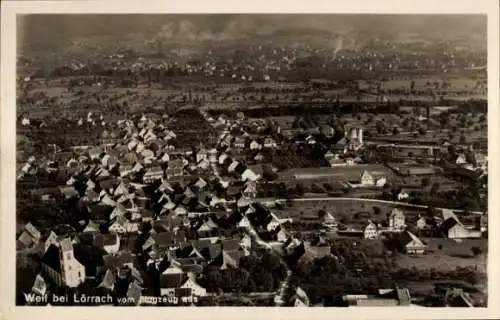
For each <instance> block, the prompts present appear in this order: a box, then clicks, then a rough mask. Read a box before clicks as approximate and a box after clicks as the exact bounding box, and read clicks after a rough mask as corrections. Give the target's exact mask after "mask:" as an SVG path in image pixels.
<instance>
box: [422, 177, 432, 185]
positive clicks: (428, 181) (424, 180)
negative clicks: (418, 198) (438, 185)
mask: <svg viewBox="0 0 500 320" xmlns="http://www.w3.org/2000/svg"><path fill="white" fill-rule="evenodd" d="M430 182H431V180H430V179H429V178H427V177H425V178H422V182H421V185H422V187H423V188H426V187H428V186H429V184H430Z"/></svg>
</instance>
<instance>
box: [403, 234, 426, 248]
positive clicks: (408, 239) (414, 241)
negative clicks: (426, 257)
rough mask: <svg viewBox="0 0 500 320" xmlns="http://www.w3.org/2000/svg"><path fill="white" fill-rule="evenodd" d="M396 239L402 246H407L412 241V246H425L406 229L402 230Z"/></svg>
mask: <svg viewBox="0 0 500 320" xmlns="http://www.w3.org/2000/svg"><path fill="white" fill-rule="evenodd" d="M398 240H399V243H400V244H401V245H402V246H403V247H405V246H407V245H408V244H409V243H412V246H419V247H422V248H424V247H425V245H424V244H423V242H422V241H421V240H420V239H419V238H417V237H416V236H415V235H414V234H413V233H411V232H410V231H408V230H406V231H403V232H402V233H401V234H400V235H399V237H398Z"/></svg>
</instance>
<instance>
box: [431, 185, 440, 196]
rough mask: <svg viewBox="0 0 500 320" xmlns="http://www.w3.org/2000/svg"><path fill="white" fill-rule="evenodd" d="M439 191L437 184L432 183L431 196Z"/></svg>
mask: <svg viewBox="0 0 500 320" xmlns="http://www.w3.org/2000/svg"><path fill="white" fill-rule="evenodd" d="M438 191H439V182H434V183H433V184H432V187H431V194H436V193H437V192H438Z"/></svg>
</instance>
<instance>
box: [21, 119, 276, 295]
mask: <svg viewBox="0 0 500 320" xmlns="http://www.w3.org/2000/svg"><path fill="white" fill-rule="evenodd" d="M117 125H118V128H120V129H121V131H120V132H121V133H122V136H121V139H120V140H119V141H117V140H116V139H115V141H114V143H110V142H109V141H106V142H107V143H106V144H104V145H103V146H101V147H96V148H75V150H74V152H73V157H71V158H70V159H69V160H67V161H66V163H64V164H62V165H61V164H60V163H56V162H55V161H53V162H51V163H50V164H51V165H50V166H48V167H49V168H53V171H55V172H57V171H58V170H60V171H65V172H66V173H67V175H68V176H70V177H69V178H68V179H67V181H66V183H65V184H64V185H60V186H59V187H58V188H54V189H55V190H47V189H45V190H44V191H43V192H47V193H50V192H55V193H56V194H55V195H54V196H58V197H60V198H62V199H64V200H70V199H73V200H76V201H77V202H78V204H79V205H80V206H81V207H82V208H84V209H83V210H84V211H86V212H87V213H88V215H89V219H88V220H81V221H79V225H78V226H77V229H78V230H77V233H76V235H72V236H71V237H68V236H65V237H64V238H63V239H61V237H62V236H61V235H56V234H55V233H54V232H53V231H51V232H50V235H49V236H46V235H45V236H42V235H41V234H40V232H39V231H38V230H37V229H36V228H35V227H34V226H33V225H32V224H31V223H29V224H27V225H26V226H25V227H24V230H23V232H22V233H21V235H20V236H19V238H18V247H19V248H20V249H33V248H35V247H37V248H40V252H41V253H40V257H41V262H42V270H43V271H44V272H43V275H42V274H39V275H38V276H37V278H36V281H35V285H34V288H33V291H34V292H42V291H43V290H42V289H43V288H44V287H46V281H45V278H47V277H48V278H50V279H51V280H52V282H53V283H54V284H55V285H56V286H67V287H73V288H74V287H78V286H80V285H81V284H82V283H84V282H86V281H89V280H92V281H93V282H94V283H95V284H96V285H97V287H98V288H105V289H106V290H109V291H113V290H114V289H115V284H116V283H117V281H122V280H124V279H128V280H129V290H128V291H130V292H128V291H127V292H126V293H125V294H127V295H128V294H130V295H132V296H137V292H141V291H143V290H142V289H140V288H143V286H144V272H146V270H147V271H150V270H151V269H153V270H156V272H157V273H159V278H158V281H156V282H155V283H157V285H158V288H157V289H158V290H157V291H158V295H170V294H174V295H176V296H179V295H181V296H182V295H194V296H200V297H201V296H206V295H207V292H206V290H205V289H204V288H202V287H201V286H200V285H199V284H198V283H197V279H199V278H200V277H201V275H202V273H203V270H204V269H205V268H215V269H217V270H224V269H227V268H238V266H239V260H240V259H241V258H242V257H244V256H247V255H249V254H250V252H249V250H250V248H251V240H250V238H249V237H248V235H246V234H245V233H243V232H241V227H242V226H243V227H245V226H246V224H245V221H244V219H243V217H244V215H243V214H242V213H245V212H246V213H249V212H251V211H252V210H251V206H250V203H251V199H252V198H254V197H255V195H256V191H255V182H256V181H257V180H258V179H259V178H260V176H259V175H258V174H256V173H254V172H253V171H252V170H251V169H250V168H248V167H247V166H246V165H245V164H244V163H241V162H238V161H236V160H234V159H232V158H231V157H230V156H229V155H228V154H227V153H225V152H219V153H216V152H213V151H212V150H205V149H203V148H199V149H198V150H196V151H194V152H182V153H179V152H176V150H175V148H174V147H173V144H171V143H170V142H172V140H175V133H173V132H172V131H171V130H169V129H167V128H166V127H165V126H164V125H162V124H156V123H154V122H153V121H152V120H150V119H147V118H146V117H143V118H141V119H140V120H139V121H138V122H137V123H134V122H132V121H119V122H118V124H117ZM108 135H109V134H108V133H106V132H105V133H104V138H108ZM119 138H120V136H118V139H119ZM29 163H30V164H33V163H35V159H30V161H29ZM33 174H36V171H35V172H34V173H33ZM46 195H48V194H42V195H41V196H42V197H41V199H42V201H44V200H47V199H48V198H47V197H45V196H46ZM270 227H271V226H270ZM83 245H91V246H93V247H95V248H99V249H102V250H101V253H102V256H103V265H99V264H98V265H95V262H92V263H89V262H88V261H85V258H84V257H83V261H79V260H82V256H80V257H79V255H78V254H75V253H73V247H76V248H78V247H79V246H83ZM138 255H140V256H143V257H147V261H146V262H145V265H142V266H141V265H139V263H138V258H137V256H138ZM96 279H98V281H97V280H96ZM96 281H97V282H96ZM136 300H137V299H136ZM137 301H139V300H137Z"/></svg>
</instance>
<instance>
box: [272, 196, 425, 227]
mask: <svg viewBox="0 0 500 320" xmlns="http://www.w3.org/2000/svg"><path fill="white" fill-rule="evenodd" d="M374 207H378V208H380V214H378V215H376V214H375V212H374ZM395 207H396V206H394V205H390V204H384V203H363V202H359V201H349V200H342V201H309V202H294V203H293V204H292V205H291V206H290V207H286V208H284V209H282V210H278V209H275V210H274V212H275V213H276V214H277V215H278V216H280V217H283V218H293V219H294V220H295V219H296V220H300V219H301V217H302V218H303V217H317V216H318V211H319V210H325V211H328V212H330V213H331V214H332V215H333V216H334V217H335V218H336V219H337V220H338V221H340V222H342V221H344V222H345V223H346V224H348V225H349V226H352V227H357V228H364V227H365V226H366V224H367V221H368V220H369V219H372V220H386V219H387V218H386V214H388V213H390V212H391V210H392V209H393V208H395ZM401 210H403V212H404V213H405V215H407V216H414V217H417V216H418V214H419V213H422V212H423V209H418V208H408V207H404V208H401Z"/></svg>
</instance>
